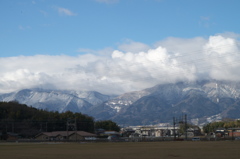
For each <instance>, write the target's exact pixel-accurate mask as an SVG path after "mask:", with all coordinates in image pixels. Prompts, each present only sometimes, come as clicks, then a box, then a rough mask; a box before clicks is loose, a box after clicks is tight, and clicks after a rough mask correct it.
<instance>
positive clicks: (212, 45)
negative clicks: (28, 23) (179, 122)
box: [0, 34, 240, 94]
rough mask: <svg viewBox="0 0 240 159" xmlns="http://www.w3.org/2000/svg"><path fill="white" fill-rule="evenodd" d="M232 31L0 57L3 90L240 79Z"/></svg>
mask: <svg viewBox="0 0 240 159" xmlns="http://www.w3.org/2000/svg"><path fill="white" fill-rule="evenodd" d="M229 35H231V36H229V37H228V36H227V34H224V35H220V34H219V35H215V36H210V37H209V38H206V39H205V38H201V37H196V38H192V39H181V38H173V37H170V38H167V39H165V40H162V41H159V42H156V43H155V45H153V46H152V47H150V46H148V45H145V44H143V43H139V42H134V41H129V42H128V43H123V44H120V45H119V47H118V50H112V49H111V48H107V49H105V50H106V52H108V53H107V54H104V56H103V52H104V51H103V50H102V51H101V50H97V51H94V50H87V49H80V50H79V51H81V52H88V54H83V55H79V56H67V55H59V56H49V55H35V56H19V57H4V58H0V76H1V79H0V92H1V93H6V92H11V91H15V90H19V89H24V88H33V87H41V88H47V89H49V88H51V89H70V90H95V91H99V92H101V93H106V94H120V93H124V92H128V91H134V90H141V89H144V88H148V87H151V86H154V85H156V84H164V83H169V82H171V83H174V82H178V81H195V80H198V79H217V80H232V81H239V80H240V72H239V68H240V50H239V49H240V45H239V40H238V38H237V37H238V36H233V34H229ZM136 46H139V48H141V49H139V48H138V47H136ZM99 53H101V54H99Z"/></svg>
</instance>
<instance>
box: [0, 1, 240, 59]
mask: <svg viewBox="0 0 240 159" xmlns="http://www.w3.org/2000/svg"><path fill="white" fill-rule="evenodd" d="M239 6H240V1H239V0H217V1H216V0H1V2H0V8H1V10H0V13H1V14H0V19H1V24H0V43H1V54H0V55H1V57H8V56H18V55H36V54H48V55H58V54H67V55H73V56H75V55H78V54H79V53H81V52H79V49H93V50H101V49H104V48H107V47H112V48H114V49H116V48H117V47H118V45H120V44H122V43H125V42H126V41H127V40H132V41H136V42H141V43H144V44H147V45H153V44H154V43H155V42H157V41H160V40H163V39H165V38H167V37H179V38H193V37H199V36H201V37H207V36H210V35H215V34H217V33H223V32H234V33H239V28H240V23H239V19H240V11H239Z"/></svg>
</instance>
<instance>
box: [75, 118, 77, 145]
mask: <svg viewBox="0 0 240 159" xmlns="http://www.w3.org/2000/svg"><path fill="white" fill-rule="evenodd" d="M75 136H76V138H75V139H76V142H77V118H76V117H75Z"/></svg>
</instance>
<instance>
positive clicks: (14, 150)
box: [0, 141, 240, 159]
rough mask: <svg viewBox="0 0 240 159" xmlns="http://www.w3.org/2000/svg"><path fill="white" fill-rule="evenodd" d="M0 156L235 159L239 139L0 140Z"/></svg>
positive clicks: (9, 158) (20, 158)
mask: <svg viewBox="0 0 240 159" xmlns="http://www.w3.org/2000/svg"><path fill="white" fill-rule="evenodd" d="M0 156H1V157H0V158H1V159H168V158H173V159H239V158H240V141H215V142H214V141H211V142H185V141H181V142H152V143H151V142H138V143H137V142H135V143H29V144H23V143H14V144H13V143H2V144H0Z"/></svg>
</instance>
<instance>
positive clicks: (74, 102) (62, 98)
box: [0, 89, 112, 113]
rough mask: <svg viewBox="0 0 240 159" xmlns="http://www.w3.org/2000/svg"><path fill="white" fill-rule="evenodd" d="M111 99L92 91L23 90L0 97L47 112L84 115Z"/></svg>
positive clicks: (3, 99) (0, 97)
mask: <svg viewBox="0 0 240 159" xmlns="http://www.w3.org/2000/svg"><path fill="white" fill-rule="evenodd" d="M110 98H112V97H111V96H107V95H103V94H101V93H98V92H94V91H60V90H43V89H24V90H20V91H18V92H13V93H8V94H2V95H0V100H1V101H18V102H19V103H22V104H26V105H28V106H33V107H35V108H38V109H46V110H49V111H59V112H65V111H68V110H70V111H73V112H81V113H85V112H86V111H87V110H88V109H89V108H91V107H92V106H94V105H98V104H100V103H102V102H104V101H107V100H109V99H110Z"/></svg>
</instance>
